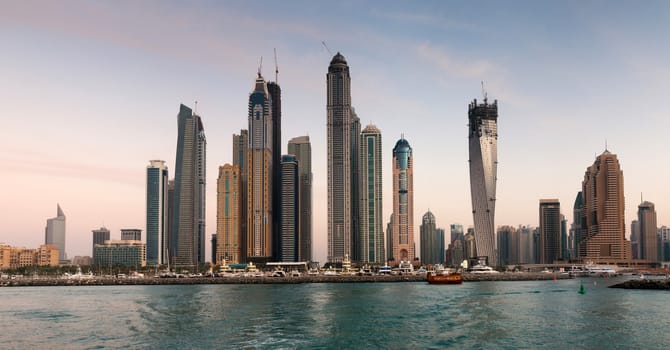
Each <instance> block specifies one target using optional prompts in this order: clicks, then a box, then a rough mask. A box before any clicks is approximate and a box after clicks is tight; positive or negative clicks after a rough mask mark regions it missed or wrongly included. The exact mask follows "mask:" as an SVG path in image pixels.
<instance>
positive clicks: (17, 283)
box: [0, 272, 570, 287]
mask: <svg viewBox="0 0 670 350" xmlns="http://www.w3.org/2000/svg"><path fill="white" fill-rule="evenodd" d="M567 278H570V277H569V276H567V275H560V274H550V273H532V272H531V273H527V272H522V273H497V274H472V273H464V274H463V280H464V281H465V282H477V281H537V280H553V279H567ZM423 281H426V275H412V274H405V275H375V276H355V275H340V276H324V275H316V276H310V275H307V276H299V277H269V276H264V277H242V276H230V277H185V278H159V277H142V278H115V277H97V276H94V277H91V278H55V277H47V278H39V277H38V278H31V277H23V278H16V279H3V280H0V287H29V286H35V287H46V286H106V285H191V284H302V283H389V282H423Z"/></svg>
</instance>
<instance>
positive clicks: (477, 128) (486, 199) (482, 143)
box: [468, 97, 498, 263]
mask: <svg viewBox="0 0 670 350" xmlns="http://www.w3.org/2000/svg"><path fill="white" fill-rule="evenodd" d="M468 121H469V124H468V129H469V135H468V140H469V151H470V160H469V162H470V194H471V196H472V216H473V219H474V223H475V246H476V247H477V256H479V257H484V258H486V260H487V261H488V262H490V263H492V262H494V261H495V258H494V255H493V254H494V249H495V240H494V234H495V225H494V219H495V210H496V181H497V171H498V101H493V104H489V103H488V100H487V98H486V97H485V98H484V103H480V104H478V103H477V100H474V101H473V102H472V103H471V104H470V106H469V109H468ZM470 258H471V257H470Z"/></svg>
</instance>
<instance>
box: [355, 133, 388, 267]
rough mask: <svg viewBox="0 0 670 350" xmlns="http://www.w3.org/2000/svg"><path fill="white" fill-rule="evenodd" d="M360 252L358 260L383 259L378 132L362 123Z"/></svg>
mask: <svg viewBox="0 0 670 350" xmlns="http://www.w3.org/2000/svg"><path fill="white" fill-rule="evenodd" d="M359 146H360V148H359V151H358V154H359V162H358V164H359V173H360V175H359V181H358V183H359V184H358V188H359V197H360V214H359V215H358V217H359V218H360V236H359V237H360V241H359V243H358V247H359V249H360V252H359V254H358V260H359V261H360V262H362V263H384V261H385V259H386V257H385V255H386V254H385V251H384V250H385V249H384V231H383V226H382V225H383V224H382V214H383V213H382V134H381V131H379V129H378V128H377V127H376V126H374V125H368V126H366V127H365V129H364V130H363V132H362V133H361V136H360V142H359Z"/></svg>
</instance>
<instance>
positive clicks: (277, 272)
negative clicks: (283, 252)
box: [271, 268, 286, 277]
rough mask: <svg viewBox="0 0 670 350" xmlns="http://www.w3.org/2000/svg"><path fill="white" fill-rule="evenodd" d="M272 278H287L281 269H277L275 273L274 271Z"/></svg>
mask: <svg viewBox="0 0 670 350" xmlns="http://www.w3.org/2000/svg"><path fill="white" fill-rule="evenodd" d="M271 276H272V277H286V272H284V270H282V269H281V268H276V269H274V271H272V275H271Z"/></svg>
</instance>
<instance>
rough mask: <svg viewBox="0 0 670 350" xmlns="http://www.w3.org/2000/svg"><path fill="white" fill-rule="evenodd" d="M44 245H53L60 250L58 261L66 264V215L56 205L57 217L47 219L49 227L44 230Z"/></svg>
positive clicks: (58, 205)
mask: <svg viewBox="0 0 670 350" xmlns="http://www.w3.org/2000/svg"><path fill="white" fill-rule="evenodd" d="M44 244H53V245H54V246H56V248H58V260H59V261H61V262H65V260H67V254H65V213H63V210H62V209H61V208H60V204H56V217H55V218H51V219H47V226H46V227H45V228H44Z"/></svg>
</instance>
